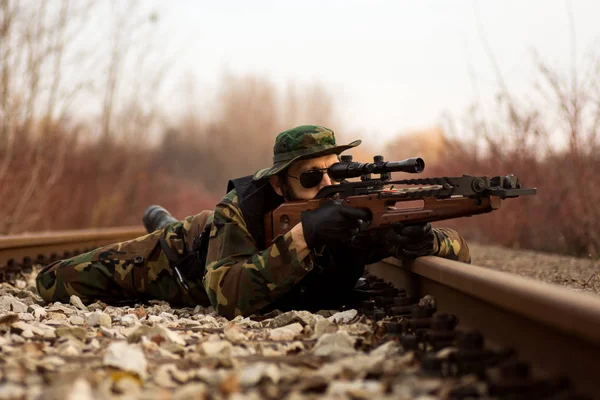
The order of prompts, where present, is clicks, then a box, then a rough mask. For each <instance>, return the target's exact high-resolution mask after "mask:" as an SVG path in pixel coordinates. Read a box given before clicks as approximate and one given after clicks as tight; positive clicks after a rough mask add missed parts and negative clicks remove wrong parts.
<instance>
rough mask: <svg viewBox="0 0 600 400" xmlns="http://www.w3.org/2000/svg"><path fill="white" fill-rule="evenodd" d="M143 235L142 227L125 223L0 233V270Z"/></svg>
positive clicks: (81, 251)
mask: <svg viewBox="0 0 600 400" xmlns="http://www.w3.org/2000/svg"><path fill="white" fill-rule="evenodd" d="M144 234H146V231H145V230H144V228H142V227H139V226H129V227H121V228H98V229H85V230H71V231H57V232H44V233H31V234H23V235H8V236H0V269H1V268H2V267H5V268H6V267H11V266H13V265H20V264H24V263H25V264H27V263H32V262H50V261H54V260H55V259H58V258H64V257H69V256H71V255H74V254H76V253H83V252H85V251H87V250H91V249H94V248H96V247H99V246H104V245H107V244H111V243H116V242H119V241H125V240H129V239H133V238H135V237H138V236H142V235H144Z"/></svg>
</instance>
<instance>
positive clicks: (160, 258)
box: [36, 211, 212, 305]
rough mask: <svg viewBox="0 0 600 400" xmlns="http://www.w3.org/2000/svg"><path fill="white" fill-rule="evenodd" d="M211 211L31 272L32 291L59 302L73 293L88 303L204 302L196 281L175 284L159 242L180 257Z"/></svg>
mask: <svg viewBox="0 0 600 400" xmlns="http://www.w3.org/2000/svg"><path fill="white" fill-rule="evenodd" d="M211 216H212V211H203V212H202V213H200V214H197V215H195V216H190V217H187V218H186V219H184V220H183V221H179V222H176V223H173V224H170V225H168V226H167V227H165V228H164V229H162V230H157V231H155V232H152V233H150V234H148V235H146V236H142V237H139V238H136V239H133V240H130V241H127V242H122V243H117V244H113V245H108V246H104V247H100V248H98V249H95V250H92V251H90V252H88V253H85V254H80V255H78V256H76V257H73V258H70V259H68V260H61V261H56V262H54V263H52V264H50V265H48V266H46V267H45V268H44V269H43V270H42V271H41V272H40V273H39V275H38V276H37V278H36V283H37V289H38V292H39V293H40V295H41V296H42V298H43V299H44V300H46V301H60V302H64V303H67V302H69V297H70V296H71V295H77V296H79V297H80V298H81V299H82V301H84V302H88V303H89V302H93V301H96V300H101V301H104V302H106V303H111V302H112V303H114V302H117V301H123V300H148V299H158V300H165V301H168V302H170V303H173V304H187V305H196V304H201V305H209V304H210V302H209V300H208V298H207V297H206V293H205V291H204V288H203V286H202V282H201V280H198V281H197V282H196V281H186V284H187V289H185V288H184V287H183V286H182V285H181V283H180V282H179V281H178V278H177V276H176V274H175V271H174V269H173V268H172V266H171V263H170V262H169V260H168V259H167V255H166V254H165V251H164V250H163V248H162V246H161V244H160V241H161V238H162V239H163V240H162V241H163V243H164V244H166V245H167V246H168V247H169V249H170V251H171V253H173V252H176V254H178V255H180V256H181V257H185V256H186V255H187V254H186V252H187V249H191V244H192V243H193V241H194V238H195V237H196V236H197V235H198V234H199V233H201V232H202V231H203V229H204V226H205V224H206V223H207V222H208V221H209V218H210V217H211ZM184 242H185V244H184ZM188 244H189V245H188Z"/></svg>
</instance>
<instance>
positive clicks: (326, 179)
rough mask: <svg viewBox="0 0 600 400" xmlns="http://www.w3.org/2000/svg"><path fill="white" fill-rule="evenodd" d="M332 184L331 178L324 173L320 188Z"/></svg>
mask: <svg viewBox="0 0 600 400" xmlns="http://www.w3.org/2000/svg"><path fill="white" fill-rule="evenodd" d="M329 185H331V178H330V177H329V175H327V174H323V179H321V183H320V184H319V189H321V188H323V187H325V186H329Z"/></svg>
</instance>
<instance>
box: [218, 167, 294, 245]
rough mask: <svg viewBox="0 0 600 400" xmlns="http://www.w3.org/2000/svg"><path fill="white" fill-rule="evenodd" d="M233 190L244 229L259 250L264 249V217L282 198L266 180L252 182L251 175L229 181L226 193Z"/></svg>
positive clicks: (281, 201)
mask: <svg viewBox="0 0 600 400" xmlns="http://www.w3.org/2000/svg"><path fill="white" fill-rule="evenodd" d="M233 189H235V191H236V193H237V196H238V207H239V208H240V210H242V216H243V217H244V222H245V223H246V228H247V229H248V232H250V235H252V237H253V238H254V241H255V242H256V246H257V247H258V249H259V250H264V249H265V248H266V247H265V228H264V216H265V214H266V213H267V212H269V211H271V210H273V209H275V208H276V207H278V206H279V205H280V204H282V203H283V197H281V196H279V195H278V194H277V193H275V190H273V186H271V183H270V182H269V179H268V178H263V179H260V180H257V181H255V180H252V175H248V176H244V177H242V178H238V179H233V180H230V181H229V183H228V184H227V193H229V192H230V191H231V190H233Z"/></svg>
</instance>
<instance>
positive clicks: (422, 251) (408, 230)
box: [394, 222, 435, 259]
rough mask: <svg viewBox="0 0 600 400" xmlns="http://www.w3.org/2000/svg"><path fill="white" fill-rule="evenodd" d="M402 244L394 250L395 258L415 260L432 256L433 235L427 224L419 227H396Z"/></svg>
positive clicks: (429, 225)
mask: <svg viewBox="0 0 600 400" xmlns="http://www.w3.org/2000/svg"><path fill="white" fill-rule="evenodd" d="M396 232H398V235H399V236H400V237H401V238H402V242H403V243H400V244H399V246H398V247H397V248H396V254H394V255H395V256H396V257H405V258H409V259H415V258H417V257H422V256H430V255H432V254H433V249H434V242H435V234H434V233H433V228H432V227H431V224H430V223H429V222H427V223H425V224H419V225H410V226H405V227H402V228H400V227H397V228H396Z"/></svg>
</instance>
